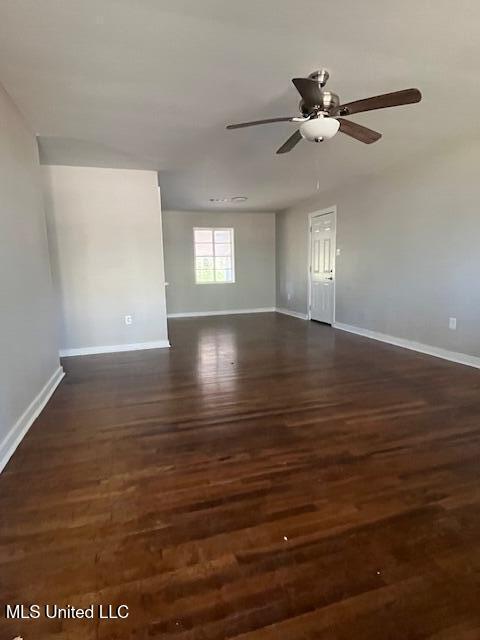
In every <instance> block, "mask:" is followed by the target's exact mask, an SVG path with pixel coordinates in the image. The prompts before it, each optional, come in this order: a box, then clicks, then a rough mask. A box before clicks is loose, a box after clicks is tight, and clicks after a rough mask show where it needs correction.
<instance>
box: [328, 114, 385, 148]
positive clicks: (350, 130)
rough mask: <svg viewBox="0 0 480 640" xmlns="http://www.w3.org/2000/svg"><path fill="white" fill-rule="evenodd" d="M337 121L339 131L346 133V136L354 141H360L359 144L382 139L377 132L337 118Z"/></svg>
mask: <svg viewBox="0 0 480 640" xmlns="http://www.w3.org/2000/svg"><path fill="white" fill-rule="evenodd" d="M337 120H338V121H339V122H340V131H341V132H342V133H346V134H347V136H350V137H351V138H355V140H360V142H364V143H365V144H372V142H377V140H380V138H381V137H382V134H381V133H378V131H374V130H373V129H369V128H368V127H364V126H363V125H361V124H358V123H357V122H352V121H351V120H344V119H343V118H337Z"/></svg>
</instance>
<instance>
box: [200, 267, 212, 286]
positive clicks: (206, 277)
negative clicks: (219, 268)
mask: <svg viewBox="0 0 480 640" xmlns="http://www.w3.org/2000/svg"><path fill="white" fill-rule="evenodd" d="M214 274H215V272H214V270H213V269H197V270H196V276H197V278H196V279H197V282H202V283H203V282H215V279H214Z"/></svg>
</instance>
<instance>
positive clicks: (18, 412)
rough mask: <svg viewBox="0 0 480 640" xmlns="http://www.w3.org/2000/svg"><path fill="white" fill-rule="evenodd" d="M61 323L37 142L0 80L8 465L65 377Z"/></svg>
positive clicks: (2, 351)
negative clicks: (61, 359)
mask: <svg viewBox="0 0 480 640" xmlns="http://www.w3.org/2000/svg"><path fill="white" fill-rule="evenodd" d="M55 326H56V320H55V310H54V300H53V294H52V282H51V274H50V264H49V258H48V247H47V235H46V227H45V214H44V209H43V202H42V192H41V186H40V166H39V162H38V149H37V143H36V140H35V136H34V135H33V133H32V132H31V131H30V130H29V129H28V127H27V125H26V124H25V122H24V120H23V118H22V117H21V115H20V113H19V112H18V111H17V109H16V107H15V105H14V104H13V103H12V101H11V100H10V98H9V97H8V95H7V94H6V92H5V91H4V90H3V88H2V87H1V86H0V470H1V469H2V468H3V466H4V465H5V464H6V462H7V460H8V458H9V457H10V455H11V454H12V453H13V450H14V449H15V447H16V445H17V444H18V442H19V440H20V439H21V437H22V435H23V434H24V432H25V430H26V429H27V428H28V427H29V426H30V423H31V421H32V419H33V418H34V417H35V415H36V412H37V411H38V409H39V408H40V406H41V404H42V403H43V402H44V401H45V400H46V399H47V398H48V395H49V393H51V391H52V389H53V388H54V386H55V384H56V383H58V380H59V377H60V374H61V370H60V369H59V364H60V363H59V360H58V344H57V336H56V332H55ZM49 381H50V384H49ZM42 391H43V393H42Z"/></svg>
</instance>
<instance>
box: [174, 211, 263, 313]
mask: <svg viewBox="0 0 480 640" xmlns="http://www.w3.org/2000/svg"><path fill="white" fill-rule="evenodd" d="M202 226H204V227H233V229H234V230H235V231H234V235H235V280H236V281H235V282H234V283H232V284H203V285H197V284H195V274H194V259H193V228H194V227H202ZM163 233H164V245H165V273H166V276H165V277H166V280H167V282H168V283H169V286H168V287H167V310H168V313H169V314H170V313H172V314H174V313H190V312H206V311H229V310H237V309H239V310H240V309H256V308H268V307H270V308H272V307H274V306H275V214H274V213H247V212H216V211H215V212H192V211H164V213H163Z"/></svg>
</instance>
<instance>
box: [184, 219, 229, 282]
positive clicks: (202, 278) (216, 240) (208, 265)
mask: <svg viewBox="0 0 480 640" xmlns="http://www.w3.org/2000/svg"><path fill="white" fill-rule="evenodd" d="M193 245H194V255H195V258H194V260H195V264H194V269H195V282H196V283H197V284H222V283H232V282H235V257H234V246H233V229H224V228H219V227H214V228H208V227H201V228H200V227H195V228H194V230H193Z"/></svg>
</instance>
